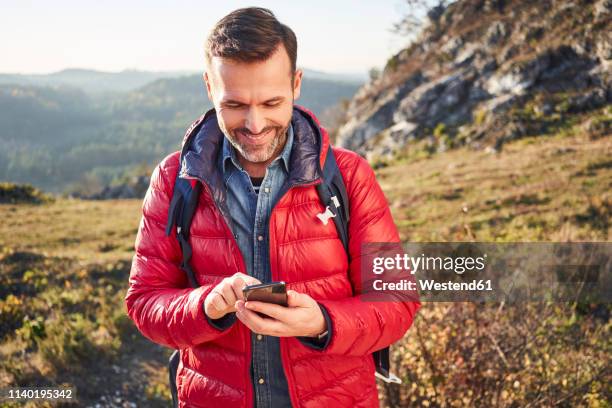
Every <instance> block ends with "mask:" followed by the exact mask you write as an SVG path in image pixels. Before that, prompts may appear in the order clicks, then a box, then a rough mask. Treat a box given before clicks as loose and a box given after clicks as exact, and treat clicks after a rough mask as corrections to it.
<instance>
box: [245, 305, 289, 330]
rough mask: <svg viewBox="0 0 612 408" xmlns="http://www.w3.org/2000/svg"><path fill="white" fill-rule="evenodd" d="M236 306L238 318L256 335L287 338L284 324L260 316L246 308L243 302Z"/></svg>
mask: <svg viewBox="0 0 612 408" xmlns="http://www.w3.org/2000/svg"><path fill="white" fill-rule="evenodd" d="M236 306H237V310H236V316H237V317H238V319H240V321H241V322H242V323H244V325H245V326H247V327H248V328H249V329H251V331H253V332H254V333H259V334H265V335H267V336H287V334H285V332H286V329H285V327H284V325H283V323H281V322H279V321H278V320H274V319H270V318H265V317H261V316H259V315H258V314H257V313H255V312H253V311H251V310H249V309H247V308H245V307H244V302H242V301H239V302H237V303H236Z"/></svg>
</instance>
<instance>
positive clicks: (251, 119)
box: [244, 108, 266, 134]
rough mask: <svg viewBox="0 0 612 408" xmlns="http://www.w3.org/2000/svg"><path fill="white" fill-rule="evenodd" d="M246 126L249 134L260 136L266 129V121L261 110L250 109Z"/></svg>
mask: <svg viewBox="0 0 612 408" xmlns="http://www.w3.org/2000/svg"><path fill="white" fill-rule="evenodd" d="M244 125H245V127H246V128H247V129H249V132H251V133H253V134H259V133H261V131H262V130H264V128H265V127H266V119H265V118H264V116H263V115H262V114H261V112H260V111H259V109H257V108H250V109H249V113H248V114H247V117H246V123H245V124H244Z"/></svg>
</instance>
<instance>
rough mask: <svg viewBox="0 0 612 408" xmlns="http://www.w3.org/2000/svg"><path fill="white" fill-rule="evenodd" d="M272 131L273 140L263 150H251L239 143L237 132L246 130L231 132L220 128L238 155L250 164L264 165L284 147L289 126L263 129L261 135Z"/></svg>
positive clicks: (237, 129)
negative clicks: (273, 133)
mask: <svg viewBox="0 0 612 408" xmlns="http://www.w3.org/2000/svg"><path fill="white" fill-rule="evenodd" d="M271 129H274V132H276V134H275V135H274V139H272V141H271V142H270V143H269V144H268V145H267V146H265V148H264V149H253V148H252V147H251V146H248V145H246V144H241V143H240V142H239V139H238V136H237V134H236V133H237V132H238V131H240V132H243V133H248V130H246V129H244V128H236V129H232V130H231V132H230V131H228V130H227V129H224V127H222V126H221V130H222V131H223V133H224V134H225V136H226V137H227V139H228V140H229V142H230V143H231V145H232V146H234V148H235V149H236V150H237V151H238V153H240V155H241V156H242V157H243V158H244V159H245V160H247V161H249V162H251V163H264V162H266V161H268V160H270V159H272V158H273V157H274V156H275V155H277V154H279V153H280V152H281V150H282V148H283V147H284V146H285V142H286V141H287V130H288V129H289V124H287V125H286V126H284V127H281V126H268V127H266V128H264V130H263V131H262V132H261V133H265V132H268V131H270V130H271Z"/></svg>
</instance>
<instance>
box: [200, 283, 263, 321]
mask: <svg viewBox="0 0 612 408" xmlns="http://www.w3.org/2000/svg"><path fill="white" fill-rule="evenodd" d="M260 283H261V282H260V281H259V280H258V279H255V278H254V277H252V276H249V275H246V274H244V273H242V272H236V273H235V274H233V275H232V276H230V277H229V278H225V279H223V280H222V281H221V282H220V283H219V284H218V285H217V286H215V287H214V288H213V290H211V291H210V293H209V294H208V295H207V296H206V299H204V312H205V313H206V315H207V316H208V317H209V318H211V319H213V320H214V319H220V318H222V317H223V316H225V315H226V314H227V313H231V312H235V311H236V307H235V305H236V301H237V300H244V297H243V295H242V288H244V287H245V286H247V285H257V284H260Z"/></svg>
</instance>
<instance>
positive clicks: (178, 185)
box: [166, 176, 202, 408]
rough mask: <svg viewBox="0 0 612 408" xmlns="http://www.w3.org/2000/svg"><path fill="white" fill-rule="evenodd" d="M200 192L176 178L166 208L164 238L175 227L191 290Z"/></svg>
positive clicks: (176, 356) (175, 361) (174, 366)
mask: <svg viewBox="0 0 612 408" xmlns="http://www.w3.org/2000/svg"><path fill="white" fill-rule="evenodd" d="M201 191H202V183H200V182H199V181H195V182H194V183H192V182H191V180H187V179H183V178H180V177H178V176H177V177H176V180H175V181H174V190H173V193H172V200H170V206H169V208H168V222H167V224H166V236H169V235H170V232H171V231H172V228H173V227H174V226H176V238H177V239H178V242H179V245H180V247H181V251H182V252H183V260H182V263H181V269H182V270H183V271H184V272H185V274H186V275H187V279H188V280H189V284H190V285H191V287H193V288H197V287H198V286H200V285H199V284H198V281H197V280H196V278H195V273H194V272H193V269H192V267H191V264H190V261H191V256H192V255H193V252H192V250H191V245H190V244H189V231H190V227H191V221H192V219H193V214H194V213H195V210H196V208H197V206H198V201H199V197H200V192H201ZM180 359H181V357H180V351H179V350H175V351H174V353H172V355H171V356H170V359H169V360H168V376H169V380H170V393H171V394H172V406H173V407H174V408H177V407H178V389H177V385H176V373H177V371H178V366H179V362H180Z"/></svg>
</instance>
